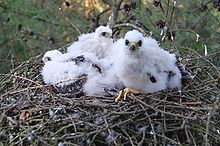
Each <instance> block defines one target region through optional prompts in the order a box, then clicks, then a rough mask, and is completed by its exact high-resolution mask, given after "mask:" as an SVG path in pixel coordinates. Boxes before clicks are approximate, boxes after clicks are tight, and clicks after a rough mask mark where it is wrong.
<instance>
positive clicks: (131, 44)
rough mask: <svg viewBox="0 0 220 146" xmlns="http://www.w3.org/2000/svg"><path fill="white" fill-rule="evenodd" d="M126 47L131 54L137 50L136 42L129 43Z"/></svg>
mask: <svg viewBox="0 0 220 146" xmlns="http://www.w3.org/2000/svg"><path fill="white" fill-rule="evenodd" d="M128 46H129V50H130V51H132V52H134V51H135V50H138V49H139V48H138V43H137V42H130V43H129V45H128Z"/></svg>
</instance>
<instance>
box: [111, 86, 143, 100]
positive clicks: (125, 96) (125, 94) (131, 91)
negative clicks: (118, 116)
mask: <svg viewBox="0 0 220 146" xmlns="http://www.w3.org/2000/svg"><path fill="white" fill-rule="evenodd" d="M129 93H133V94H139V93H140V92H139V91H137V90H135V89H132V88H125V89H123V90H120V91H119V94H118V96H117V97H116V98H115V102H118V101H119V100H120V99H121V96H122V95H124V100H126V98H127V95H128V94H129Z"/></svg>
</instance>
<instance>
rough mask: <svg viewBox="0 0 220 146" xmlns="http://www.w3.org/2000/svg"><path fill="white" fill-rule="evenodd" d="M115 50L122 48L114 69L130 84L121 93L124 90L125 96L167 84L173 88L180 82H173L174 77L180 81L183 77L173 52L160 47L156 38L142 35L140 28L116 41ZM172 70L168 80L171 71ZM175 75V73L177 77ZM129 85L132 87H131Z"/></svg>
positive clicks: (152, 90)
mask: <svg viewBox="0 0 220 146" xmlns="http://www.w3.org/2000/svg"><path fill="white" fill-rule="evenodd" d="M112 50H113V51H114V50H119V52H118V55H117V56H116V58H115V61H114V65H113V68H114V70H115V73H116V75H117V76H118V78H119V80H121V81H122V82H123V83H124V85H125V87H128V88H127V89H126V90H124V91H121V92H120V94H122V93H123V92H125V96H126V94H127V93H128V92H129V91H134V93H138V92H137V91H136V90H138V91H141V92H144V93H152V92H156V91H160V90H163V89H166V88H168V86H169V87H171V88H174V87H176V86H177V85H172V83H176V82H175V80H178V81H177V82H179V81H180V80H181V78H179V76H178V77H177V76H176V74H178V73H176V72H178V71H177V69H176V67H175V58H174V57H173V55H171V54H170V53H168V52H167V51H165V50H163V49H161V48H160V47H159V45H158V43H157V42H156V40H154V39H152V38H150V37H148V38H145V37H143V35H142V34H141V33H140V32H138V31H137V30H132V31H129V32H127V33H126V35H125V37H124V39H120V40H118V41H117V42H115V43H114V45H113V48H112ZM175 71H176V72H175ZM171 73H172V75H170V76H169V77H170V79H169V80H170V82H169V81H168V74H171ZM178 75H179V74H178ZM174 76H176V77H175V79H174V78H173V77H174ZM129 88H132V89H130V90H129ZM133 89H135V90H133ZM120 96H121V95H119V96H118V97H117V98H116V101H118V100H119V99H120Z"/></svg>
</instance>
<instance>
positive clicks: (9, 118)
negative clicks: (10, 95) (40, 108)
mask: <svg viewBox="0 0 220 146" xmlns="http://www.w3.org/2000/svg"><path fill="white" fill-rule="evenodd" d="M7 120H9V121H11V122H12V123H14V124H15V125H20V124H18V123H17V122H16V121H14V120H13V119H12V118H11V117H7ZM20 127H21V128H22V129H23V130H25V131H28V130H27V129H26V128H25V127H24V126H22V125H20ZM34 136H35V137H36V138H37V139H38V140H39V141H40V142H42V143H43V144H44V145H46V146H50V145H49V144H48V143H47V142H46V141H44V140H43V139H42V138H40V137H39V136H37V135H36V134H34Z"/></svg>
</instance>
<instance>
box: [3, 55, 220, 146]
mask: <svg viewBox="0 0 220 146" xmlns="http://www.w3.org/2000/svg"><path fill="white" fill-rule="evenodd" d="M190 54H191V56H190V58H189V57H187V58H184V57H183V59H182V61H181V62H182V63H183V64H184V65H185V66H186V69H187V70H188V71H189V72H191V73H192V75H194V79H193V80H192V81H191V82H188V83H185V85H184V87H183V89H182V91H181V92H178V91H166V92H157V93H154V94H140V95H135V96H134V95H130V96H128V99H127V100H126V101H123V100H121V101H120V102H119V103H115V102H114V99H115V97H88V96H81V97H76V96H74V95H71V94H61V93H55V92H54V91H53V87H52V86H49V85H45V84H44V83H43V81H42V77H41V75H40V70H41V68H42V64H41V57H42V56H36V57H34V58H31V59H30V60H28V61H26V62H23V63H22V64H20V65H19V66H17V67H16V68H15V69H14V70H12V71H11V73H9V74H2V75H1V81H0V95H1V96H0V97H1V98H0V100H1V102H0V104H1V105H0V109H1V110H0V112H1V116H0V117H1V118H0V127H1V128H0V145H18V144H19V145H59V144H66V145H148V146H150V145H154V146H156V145H158V146H159V145H171V146H177V145H190V146H192V145H195V146H196V145H206V146H208V145H213V146H214V145H219V144H220V116H219V115H220V110H219V97H220V79H219V77H220V73H219V69H218V68H217V67H216V66H214V65H213V64H212V63H211V62H210V61H209V60H208V59H209V58H208V56H207V58H204V57H203V56H201V55H199V54H198V53H196V52H195V51H193V52H190Z"/></svg>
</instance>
